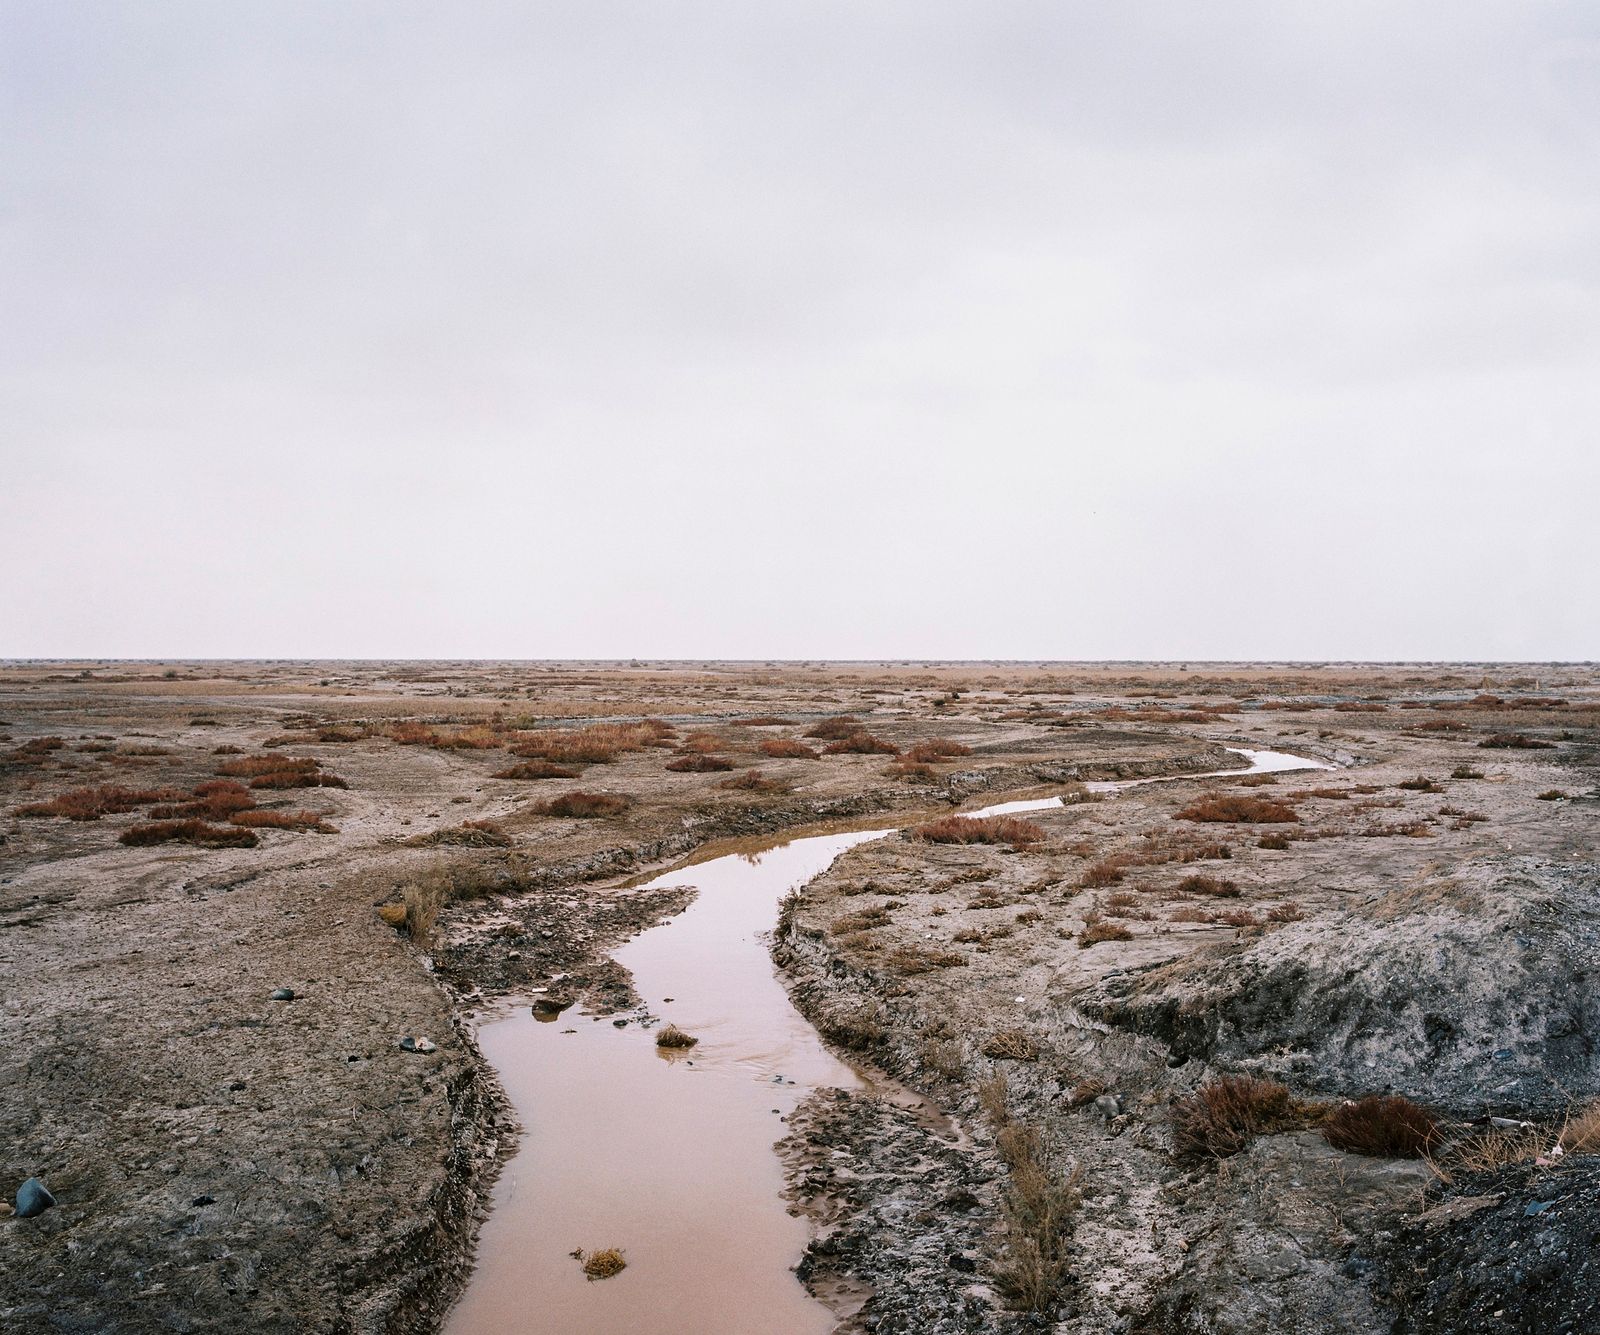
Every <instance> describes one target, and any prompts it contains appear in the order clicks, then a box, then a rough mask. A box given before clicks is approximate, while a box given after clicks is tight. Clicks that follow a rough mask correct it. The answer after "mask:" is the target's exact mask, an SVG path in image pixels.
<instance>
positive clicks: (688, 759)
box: [667, 751, 733, 774]
mask: <svg viewBox="0 0 1600 1335" xmlns="http://www.w3.org/2000/svg"><path fill="white" fill-rule="evenodd" d="M667 768H668V769H669V770H671V771H672V772H673V773H674V774H719V773H722V772H723V771H726V770H730V769H732V768H733V761H731V760H725V759H723V757H721V756H708V755H702V754H701V753H700V752H698V751H691V752H690V753H689V754H688V755H682V756H679V757H678V758H677V759H676V760H669V761H667Z"/></svg>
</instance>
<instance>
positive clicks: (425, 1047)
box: [400, 1034, 438, 1052]
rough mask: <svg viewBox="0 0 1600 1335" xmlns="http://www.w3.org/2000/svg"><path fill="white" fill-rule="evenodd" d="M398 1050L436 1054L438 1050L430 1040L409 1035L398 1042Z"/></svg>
mask: <svg viewBox="0 0 1600 1335" xmlns="http://www.w3.org/2000/svg"><path fill="white" fill-rule="evenodd" d="M400 1050H401V1051H402V1052H436V1051H438V1048H437V1047H436V1045H435V1044H434V1041H433V1040H432V1039H431V1038H413V1037H412V1036H411V1035H410V1034H407V1035H406V1036H405V1037H404V1038H402V1039H401V1040H400Z"/></svg>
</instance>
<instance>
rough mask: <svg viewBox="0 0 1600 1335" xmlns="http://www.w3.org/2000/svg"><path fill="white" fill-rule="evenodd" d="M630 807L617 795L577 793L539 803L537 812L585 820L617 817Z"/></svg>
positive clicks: (627, 800)
mask: <svg viewBox="0 0 1600 1335" xmlns="http://www.w3.org/2000/svg"><path fill="white" fill-rule="evenodd" d="M632 805H633V803H632V802H631V801H630V800H629V799H628V798H626V797H623V796H621V795H620V794H618V793H586V792H582V791H577V792H571V793H563V794H562V795H561V796H560V797H553V798H551V799H550V800H549V801H548V802H544V803H541V804H540V806H539V808H538V810H540V811H542V812H544V813H545V814H546V815H550V816H576V817H579V818H584V819H587V818H590V817H594V816H617V815H620V814H621V813H622V812H624V811H626V810H627V809H628V808H629V807H630V806H632Z"/></svg>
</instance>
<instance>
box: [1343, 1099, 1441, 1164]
mask: <svg viewBox="0 0 1600 1335" xmlns="http://www.w3.org/2000/svg"><path fill="white" fill-rule="evenodd" d="M1322 1135H1323V1138H1324V1139H1325V1140H1326V1141H1327V1142H1328V1144H1330V1145H1332V1146H1333V1147H1334V1149H1336V1150H1345V1151H1347V1152H1348V1153H1350V1154H1365V1155H1369V1156H1371V1157H1372V1158H1377V1159H1420V1158H1422V1157H1423V1156H1424V1155H1425V1154H1427V1153H1428V1151H1429V1150H1430V1149H1432V1148H1433V1147H1434V1146H1435V1145H1436V1144H1437V1143H1438V1141H1439V1138H1440V1131H1439V1122H1438V1119H1437V1118H1436V1117H1434V1115H1433V1114H1432V1113H1430V1112H1429V1111H1428V1110H1427V1109H1426V1108H1424V1107H1422V1106H1421V1105H1420V1104H1416V1103H1413V1102H1412V1101H1411V1100H1410V1099H1408V1098H1404V1097H1402V1096H1400V1095H1398V1094H1369V1095H1367V1097H1366V1098H1363V1099H1357V1100H1356V1101H1355V1102H1353V1103H1348V1102H1347V1103H1341V1104H1340V1105H1339V1106H1338V1107H1337V1108H1335V1109H1333V1111H1332V1112H1330V1113H1329V1114H1328V1115H1327V1117H1326V1118H1325V1119H1324V1121H1323V1123H1322Z"/></svg>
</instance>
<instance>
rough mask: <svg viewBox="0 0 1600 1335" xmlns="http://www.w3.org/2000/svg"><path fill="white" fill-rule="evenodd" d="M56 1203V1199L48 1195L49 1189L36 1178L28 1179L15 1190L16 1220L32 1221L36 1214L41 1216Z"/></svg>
mask: <svg viewBox="0 0 1600 1335" xmlns="http://www.w3.org/2000/svg"><path fill="white" fill-rule="evenodd" d="M55 1203H56V1198H55V1197H54V1196H52V1195H51V1194H50V1188H49V1187H47V1186H45V1184H44V1183H43V1182H41V1181H39V1179H38V1178H36V1177H30V1178H29V1179H28V1180H27V1181H26V1182H24V1183H23V1184H22V1185H21V1186H20V1187H18V1188H17V1218H18V1219H32V1218H33V1217H34V1215H36V1214H43V1213H44V1212H45V1211H46V1210H48V1209H49V1208H50V1207H51V1206H52V1205H54V1204H55Z"/></svg>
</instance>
